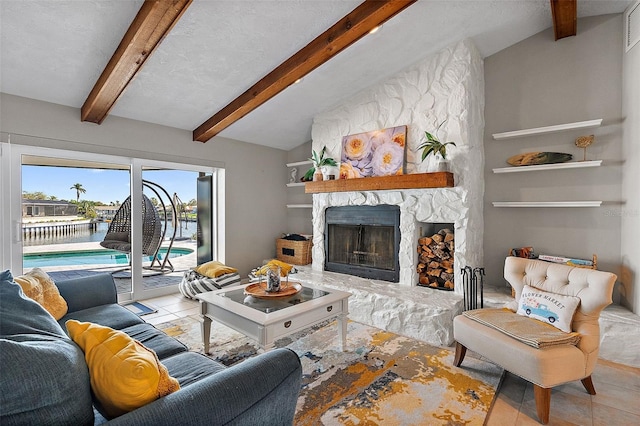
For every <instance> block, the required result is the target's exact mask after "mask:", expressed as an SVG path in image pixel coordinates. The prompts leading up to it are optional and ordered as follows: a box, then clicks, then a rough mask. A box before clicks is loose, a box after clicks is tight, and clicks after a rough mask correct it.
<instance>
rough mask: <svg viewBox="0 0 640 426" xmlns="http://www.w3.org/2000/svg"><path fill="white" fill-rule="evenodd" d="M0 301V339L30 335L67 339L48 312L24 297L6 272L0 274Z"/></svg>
mask: <svg viewBox="0 0 640 426" xmlns="http://www.w3.org/2000/svg"><path fill="white" fill-rule="evenodd" d="M0 300H1V301H2V302H0V337H4V336H7V335H14V334H30V333H35V334H49V335H52V336H59V337H65V338H66V337H67V334H66V333H65V332H64V330H63V329H62V327H61V326H60V324H58V322H57V321H56V320H55V319H54V318H53V317H52V316H51V314H49V312H47V311H46V310H45V309H44V308H43V307H42V306H41V305H40V304H39V303H38V302H36V301H34V300H32V299H29V298H28V297H26V296H25V295H24V293H23V292H22V288H21V287H20V286H19V285H18V284H16V283H15V282H14V281H13V276H12V275H11V272H10V271H8V270H7V271H3V272H0Z"/></svg>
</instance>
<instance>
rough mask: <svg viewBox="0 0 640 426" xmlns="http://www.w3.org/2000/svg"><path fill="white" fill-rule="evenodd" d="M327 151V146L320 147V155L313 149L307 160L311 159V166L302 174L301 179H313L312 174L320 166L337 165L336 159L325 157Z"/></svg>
mask: <svg viewBox="0 0 640 426" xmlns="http://www.w3.org/2000/svg"><path fill="white" fill-rule="evenodd" d="M326 153H327V147H326V146H325V147H324V148H322V150H321V151H320V155H318V153H317V152H316V151H313V155H312V157H311V158H309V161H311V162H312V163H313V167H311V168H310V169H309V170H307V173H305V174H304V176H303V177H302V180H303V181H305V182H306V181H311V180H313V174H314V173H315V172H316V170H320V168H321V167H323V166H334V167H335V166H337V165H338V163H336V160H334V159H333V158H331V157H325V154H326Z"/></svg>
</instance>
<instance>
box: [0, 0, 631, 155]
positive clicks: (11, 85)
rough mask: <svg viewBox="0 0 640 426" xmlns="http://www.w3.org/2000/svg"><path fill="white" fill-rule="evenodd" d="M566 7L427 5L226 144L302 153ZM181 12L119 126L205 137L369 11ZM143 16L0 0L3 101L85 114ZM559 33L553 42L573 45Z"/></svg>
mask: <svg viewBox="0 0 640 426" xmlns="http://www.w3.org/2000/svg"><path fill="white" fill-rule="evenodd" d="M564 1H565V0H553V1H549V0H463V1H455V0H447V1H433V0H420V1H418V2H416V3H414V4H411V5H410V6H408V7H407V8H406V9H405V10H403V11H399V12H398V14H397V15H395V16H393V17H391V18H390V19H389V20H388V21H386V22H385V23H384V25H383V27H382V29H381V30H380V31H378V32H376V33H375V34H370V35H366V36H364V37H362V38H361V39H360V40H358V41H356V42H355V43H353V44H352V45H350V47H347V48H345V50H344V51H342V52H341V53H339V54H337V55H335V56H334V57H333V58H332V59H331V60H329V61H328V62H326V63H324V64H321V65H319V66H318V67H317V68H315V69H314V70H312V71H310V72H308V73H307V74H306V75H305V76H304V79H303V80H302V81H301V82H300V83H299V84H294V85H290V86H289V85H288V84H287V85H286V86H285V87H286V88H285V89H284V90H282V91H281V92H279V93H278V94H276V95H275V96H274V97H273V98H271V99H269V100H267V101H266V102H264V103H262V104H261V105H260V106H257V107H256V108H255V109H253V110H251V111H250V112H248V113H246V115H244V114H242V116H241V118H240V117H237V118H239V119H238V120H237V121H235V122H232V124H230V125H229V126H228V127H223V128H222V129H221V130H220V132H219V133H218V134H219V135H220V136H224V137H228V138H232V139H237V140H241V141H245V142H250V143H255V144H260V145H266V146H271V147H275V148H281V149H291V148H294V147H296V146H298V145H300V144H302V143H304V142H306V141H308V140H310V139H311V124H312V120H313V117H314V115H315V114H317V113H318V112H321V111H324V110H326V109H328V108H330V107H331V106H333V105H335V104H337V103H339V102H340V101H341V100H344V99H346V98H348V97H350V96H353V95H354V94H355V93H357V92H359V91H360V90H362V89H364V88H366V87H368V86H370V85H372V84H375V83H376V82H379V81H382V80H384V79H385V78H387V77H389V76H391V75H393V74H394V73H396V72H397V71H399V70H401V69H403V68H406V67H407V66H409V65H411V64H413V63H415V62H417V61H419V60H420V59H422V58H424V57H426V56H428V55H429V54H432V53H435V52H437V51H439V50H441V49H442V48H444V47H446V46H448V45H450V44H452V43H454V42H456V41H459V40H462V39H464V38H472V39H473V40H474V42H475V44H476V45H477V46H478V48H479V50H480V52H481V54H482V55H483V56H484V57H486V56H489V55H491V54H493V53H495V52H498V51H500V50H502V49H504V48H506V47H508V46H510V45H512V44H515V43H517V42H518V41H521V40H523V39H525V38H527V37H529V36H531V35H533V34H535V33H537V32H539V31H542V30H544V29H546V28H549V27H551V26H552V22H553V21H552V16H553V17H554V18H555V22H556V23H559V22H560V20H563V22H562V23H561V25H562V28H560V31H564V29H563V28H567V27H568V28H569V30H571V23H572V19H573V18H572V17H571V15H570V14H569V15H568V17H567V15H565V12H566V8H565V6H566V4H562V3H563V2H564ZM632 1H633V0H602V1H596V0H579V1H578V2H577V4H578V7H577V16H578V17H586V16H594V15H602V14H609V13H622V12H623V11H624V10H625V8H626V7H627V6H628V5H629V4H631V3H632ZM177 3H186V5H185V9H184V10H182V11H178V16H177V17H176V19H177V18H179V19H177V22H175V24H174V25H169V28H168V30H167V33H166V34H164V33H163V34H160V37H159V41H161V42H160V43H159V44H158V45H157V47H156V48H155V50H152V51H151V52H146V51H145V58H144V60H143V61H142V62H144V63H143V64H142V65H143V66H142V67H141V68H140V69H139V71H138V72H137V74H135V76H134V77H133V79H132V80H131V82H130V83H129V84H128V86H126V89H124V91H123V92H122V93H121V95H119V96H115V98H117V102H115V104H114V105H113V107H111V106H108V107H107V108H106V110H107V111H108V112H109V114H110V115H111V116H119V117H126V118H131V119H135V120H142V121H146V122H151V123H157V124H162V125H167V126H172V127H177V128H180V129H186V130H189V131H194V130H196V129H198V128H201V127H202V126H203V125H204V124H206V123H207V121H208V120H209V119H210V118H212V117H214V115H215V114H216V113H217V112H219V111H220V110H222V109H223V108H224V107H225V106H227V105H229V104H230V103H232V102H234V100H235V99H237V98H238V97H239V96H241V95H242V94H243V93H244V92H247V91H248V89H250V88H252V86H254V84H256V83H257V82H259V81H261V79H263V78H264V77H265V76H267V75H268V74H269V73H270V72H271V71H272V70H274V69H276V68H277V67H278V66H279V65H280V64H282V63H283V62H285V61H286V60H287V59H288V58H290V57H292V56H293V55H295V54H296V52H298V51H300V50H301V49H302V48H304V47H305V46H307V45H308V44H309V43H310V42H312V40H314V39H315V38H316V37H318V36H319V35H321V34H323V33H324V32H325V31H326V30H327V29H328V28H330V27H332V26H333V25H334V24H336V23H337V22H338V21H339V20H340V19H342V18H343V17H345V16H346V15H348V14H349V13H350V12H352V11H354V9H357V8H358V7H361V6H360V5H361V3H362V2H361V1H360V0H355V1H352V0H318V1H314V0H239V1H219V0H194V1H193V2H192V3H191V4H189V2H188V1H186V2H179V1H177ZM554 3H559V5H557V6H558V8H556V9H554V11H553V12H552V7H551V5H552V4H554ZM142 6H143V1H142V0H118V1H115V0H84V1H73V0H72V1H62V0H31V1H22V0H0V28H1V30H0V31H1V34H0V36H1V39H0V91H2V92H3V93H8V94H13V95H18V96H24V97H28V98H33V99H38V100H43V101H47V102H53V103H57V104H62V105H67V106H72V107H75V108H79V109H80V108H81V107H82V106H83V104H85V102H86V101H87V100H90V99H91V96H90V93H92V88H94V85H96V82H99V79H100V76H101V74H103V71H104V70H105V68H108V64H109V60H110V58H111V57H112V55H113V54H114V52H116V49H117V48H118V45H119V44H120V42H121V41H122V40H123V37H124V36H125V34H126V33H127V30H128V29H129V27H130V26H132V22H133V21H134V18H135V17H136V14H137V13H138V12H139V11H140V9H141V7H142ZM558 30H559V28H558V27H556V28H555V34H556V38H562V37H564V36H566V34H562V33H560V34H558ZM577 32H578V36H579V32H580V28H579V27H578V28H577ZM569 35H570V34H569ZM151 38H153V37H151ZM560 42H562V41H560ZM612 48H618V46H612ZM127 72H129V71H125V72H124V73H125V74H126V73H127ZM280 84H283V83H280ZM114 90H117V89H114ZM252 91H253V89H252ZM83 112H84V108H83ZM103 118H104V117H103ZM101 119H102V118H101ZM104 119H106V120H108V119H109V116H107V117H106V118H104ZM78 120H80V114H79V116H78ZM98 121H99V120H98ZM205 127H206V126H205ZM196 133H197V132H194V135H195V134H196ZM216 133H217V131H216ZM203 139H204V140H206V139H208V135H205V137H203ZM193 143H199V142H193ZM209 143H215V137H214V138H213V139H211V141H210V142H209Z"/></svg>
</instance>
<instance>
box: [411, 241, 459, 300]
mask: <svg viewBox="0 0 640 426" xmlns="http://www.w3.org/2000/svg"><path fill="white" fill-rule="evenodd" d="M454 246H455V244H454V237H453V231H452V230H451V229H442V230H440V231H438V233H436V234H434V235H432V236H430V237H422V238H420V239H418V276H419V283H420V285H423V286H429V287H439V288H445V289H447V290H453V275H454V273H453V253H454Z"/></svg>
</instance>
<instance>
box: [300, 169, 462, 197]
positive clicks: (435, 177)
mask: <svg viewBox="0 0 640 426" xmlns="http://www.w3.org/2000/svg"><path fill="white" fill-rule="evenodd" d="M453 186H454V185H453V173H451V172H437V173H414V174H410V175H397V176H379V177H368V178H361V179H339V180H324V181H318V182H305V185H304V192H305V193H307V194H317V193H320V192H349V191H380V190H386V189H416V188H451V187H453Z"/></svg>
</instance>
